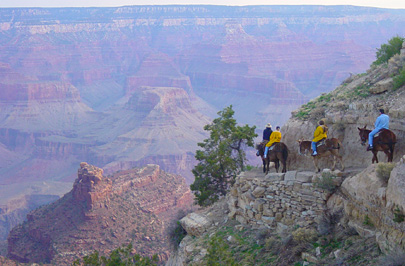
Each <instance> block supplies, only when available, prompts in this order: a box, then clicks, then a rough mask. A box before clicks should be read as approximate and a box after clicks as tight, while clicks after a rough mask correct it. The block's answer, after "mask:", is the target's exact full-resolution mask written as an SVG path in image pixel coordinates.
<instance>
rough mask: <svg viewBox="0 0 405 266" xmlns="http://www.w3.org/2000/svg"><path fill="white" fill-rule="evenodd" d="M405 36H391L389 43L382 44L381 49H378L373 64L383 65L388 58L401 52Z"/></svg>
mask: <svg viewBox="0 0 405 266" xmlns="http://www.w3.org/2000/svg"><path fill="white" fill-rule="evenodd" d="M404 40H405V38H403V37H399V36H395V37H393V38H391V39H390V40H389V41H388V43H387V44H382V45H381V47H380V48H379V49H377V53H376V58H377V60H375V61H374V62H373V65H376V66H377V65H381V64H383V63H386V62H388V60H389V59H390V58H391V57H393V56H394V55H395V54H399V53H400V51H401V48H402V43H403V42H404Z"/></svg>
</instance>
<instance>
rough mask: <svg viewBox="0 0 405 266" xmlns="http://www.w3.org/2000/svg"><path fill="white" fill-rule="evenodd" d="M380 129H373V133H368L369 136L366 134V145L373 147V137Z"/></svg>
mask: <svg viewBox="0 0 405 266" xmlns="http://www.w3.org/2000/svg"><path fill="white" fill-rule="evenodd" d="M380 130H381V129H379V128H375V129H374V130H373V131H371V132H370V134H368V145H370V146H373V138H374V135H375V134H377V133H378V131H380Z"/></svg>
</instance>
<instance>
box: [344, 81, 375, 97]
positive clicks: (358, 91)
mask: <svg viewBox="0 0 405 266" xmlns="http://www.w3.org/2000/svg"><path fill="white" fill-rule="evenodd" d="M369 95H370V91H369V87H367V85H366V84H362V85H359V86H357V87H356V88H354V90H351V91H348V93H347V96H346V97H347V98H349V99H352V98H359V97H360V98H366V97H367V96H369Z"/></svg>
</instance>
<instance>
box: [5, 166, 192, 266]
mask: <svg viewBox="0 0 405 266" xmlns="http://www.w3.org/2000/svg"><path fill="white" fill-rule="evenodd" d="M192 202H193V197H192V194H191V191H190V189H189V188H188V186H187V185H186V183H185V180H184V178H182V177H181V176H178V175H172V174H168V173H166V172H164V171H162V170H161V169H160V167H159V166H157V165H152V164H149V165H147V166H145V167H143V168H134V169H131V170H126V171H121V172H117V173H115V174H114V175H112V176H110V177H105V176H104V175H103V170H102V169H100V168H98V167H95V166H93V165H89V164H87V163H84V162H83V163H81V164H80V168H79V170H78V174H77V179H76V180H75V182H74V184H73V188H72V190H71V191H70V192H69V193H66V194H65V195H64V196H63V197H62V198H61V199H59V200H57V201H55V202H53V203H51V204H49V205H45V206H42V207H39V208H37V209H36V210H34V211H32V212H30V213H29V214H28V216H27V218H28V219H27V221H26V222H24V223H23V224H21V225H19V226H17V227H15V228H14V229H13V230H12V231H11V232H10V236H9V237H8V256H9V258H11V259H14V260H16V261H19V262H23V263H33V262H36V263H52V264H53V265H70V264H71V263H72V262H73V261H74V260H75V259H78V258H81V257H82V256H84V255H88V254H90V253H92V252H93V251H94V250H98V251H99V252H100V253H101V254H102V255H107V254H109V251H111V250H113V249H115V248H116V247H118V246H122V245H123V244H129V243H131V244H132V245H133V251H134V252H136V253H138V254H142V255H143V256H152V255H153V254H157V255H158V257H159V259H160V260H161V261H164V260H166V259H167V258H168V257H169V254H170V253H169V252H170V250H171V248H170V245H171V242H170V237H169V229H170V228H171V227H172V226H174V225H175V221H176V219H178V218H179V215H182V213H186V212H187V211H188V210H189V209H190V208H191V205H192ZM183 215H184V214H183Z"/></svg>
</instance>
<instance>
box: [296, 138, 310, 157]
mask: <svg viewBox="0 0 405 266" xmlns="http://www.w3.org/2000/svg"><path fill="white" fill-rule="evenodd" d="M297 142H298V154H300V155H305V153H306V152H307V149H308V147H306V145H305V142H304V140H303V139H299V140H297Z"/></svg>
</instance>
